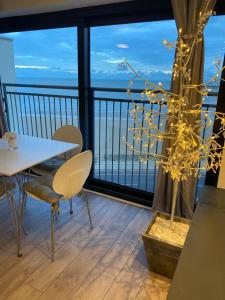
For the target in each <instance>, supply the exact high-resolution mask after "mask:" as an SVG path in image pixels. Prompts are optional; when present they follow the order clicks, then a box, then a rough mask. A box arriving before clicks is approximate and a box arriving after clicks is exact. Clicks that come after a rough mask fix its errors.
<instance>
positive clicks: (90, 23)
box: [0, 0, 225, 206]
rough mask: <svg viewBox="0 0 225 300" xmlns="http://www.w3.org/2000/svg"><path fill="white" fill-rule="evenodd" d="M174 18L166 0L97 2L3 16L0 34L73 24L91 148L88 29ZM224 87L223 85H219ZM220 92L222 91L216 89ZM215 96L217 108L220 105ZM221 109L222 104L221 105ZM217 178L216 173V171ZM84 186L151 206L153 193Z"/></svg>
mask: <svg viewBox="0 0 225 300" xmlns="http://www.w3.org/2000/svg"><path fill="white" fill-rule="evenodd" d="M215 11H216V14H217V15H224V14H225V3H224V1H223V0H218V1H217V4H216V7H215ZM171 19H174V15H173V9H172V5H171V1H170V0H158V1H149V0H139V1H137V0H135V1H127V2H119V3H115V4H107V5H99V6H93V7H85V8H78V9H70V10H64V11H57V12H50V13H41V14H34V15H25V16H16V17H6V18H1V19H0V33H9V32H20V31H31V30H41V29H53V28H65V27H77V37H78V39H77V44H78V85H79V98H80V99H82V101H80V121H81V122H80V127H81V131H82V134H83V136H84V149H88V148H90V149H92V147H93V136H91V135H90V132H91V128H92V127H93V119H94V118H93V101H89V99H91V97H92V95H91V83H90V28H91V27H95V26H104V25H116V24H129V23H138V22H147V21H148V22H151V21H160V20H161V21H162V20H171ZM220 89H224V85H222V84H221V85H220ZM219 94H220V95H221V94H223V95H224V90H223V91H222V92H221V90H220V92H219ZM219 99H221V96H220V97H218V104H217V105H218V108H221V103H220V100H219ZM223 110H225V107H224V108H223ZM217 177H218V174H217ZM217 177H216V176H215V175H214V174H207V180H206V183H207V184H210V185H216V184H217ZM86 187H87V188H89V189H92V190H95V191H98V192H101V193H105V194H109V195H111V196H114V197H118V198H122V199H125V200H129V201H132V202H136V203H138V204H142V205H147V206H151V204H152V200H153V196H154V194H153V193H148V192H144V191H140V190H135V189H133V188H132V189H131V188H129V187H126V186H120V185H119V186H118V185H117V184H114V183H110V182H105V181H102V180H98V179H95V178H93V177H92V176H90V177H89V179H88V181H87V183H86Z"/></svg>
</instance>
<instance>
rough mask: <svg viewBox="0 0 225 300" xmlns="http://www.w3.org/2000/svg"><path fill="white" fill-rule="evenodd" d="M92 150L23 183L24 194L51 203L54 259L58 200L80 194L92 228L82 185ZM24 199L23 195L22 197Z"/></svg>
mask: <svg viewBox="0 0 225 300" xmlns="http://www.w3.org/2000/svg"><path fill="white" fill-rule="evenodd" d="M91 165H92V152H91V151H90V150H87V151H85V152H82V153H80V154H78V155H76V156H73V157H72V158H70V159H69V160H67V161H66V162H65V163H64V164H63V165H62V166H61V167H60V168H59V169H58V170H57V172H56V173H55V175H53V174H48V175H45V176H41V177H39V178H37V179H35V180H33V181H31V182H26V183H24V184H23V188H24V191H25V195H30V196H31V197H33V198H35V199H38V200H42V201H45V202H48V203H49V204H50V205H51V232H52V247H51V249H52V250H51V257H52V261H54V254H55V242H54V241H55V239H54V217H55V214H56V213H58V211H59V201H60V200H69V199H71V198H72V197H74V196H76V195H80V194H81V195H82V196H83V198H84V200H85V204H86V207H87V211H88V216H89V222H90V227H91V229H92V228H93V225H92V219H91V214H90V209H89V203H88V198H87V195H86V193H85V191H84V190H83V185H84V183H85V181H86V179H87V177H88V175H89V173H90V169H91ZM24 201H25V197H24Z"/></svg>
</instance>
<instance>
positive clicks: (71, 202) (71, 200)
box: [69, 198, 73, 215]
mask: <svg viewBox="0 0 225 300" xmlns="http://www.w3.org/2000/svg"><path fill="white" fill-rule="evenodd" d="M69 202H70V214H71V215H72V214H73V199H72V198H70V199H69Z"/></svg>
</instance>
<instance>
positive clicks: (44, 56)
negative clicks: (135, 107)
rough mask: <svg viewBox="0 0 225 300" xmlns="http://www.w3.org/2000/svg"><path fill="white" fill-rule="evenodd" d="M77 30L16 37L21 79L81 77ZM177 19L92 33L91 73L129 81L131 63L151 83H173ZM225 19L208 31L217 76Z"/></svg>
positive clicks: (224, 48)
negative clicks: (167, 43)
mask: <svg viewBox="0 0 225 300" xmlns="http://www.w3.org/2000/svg"><path fill="white" fill-rule="evenodd" d="M76 34H77V31H76V28H62V29H51V30H38V31H28V32H14V33H8V34H4V36H7V37H10V38H13V47H14V58H15V67H16V74H17V76H18V77H24V76H25V77H50V78H56V77H59V78H77V36H76ZM176 38H177V29H176V25H175V21H174V20H170V21H157V22H145V23H136V24H125V25H124V24H123V25H113V26H100V27H94V28H92V29H91V72H92V78H93V79H110V80H112V79H115V80H118V79H126V78H127V76H128V74H127V73H128V72H127V70H126V69H125V68H124V65H123V63H122V61H123V59H124V58H125V59H126V60H127V61H128V62H129V63H130V64H131V65H132V66H133V67H134V68H135V70H136V71H138V72H140V73H142V74H144V75H145V76H146V77H147V78H148V79H150V80H153V79H154V80H162V81H163V80H165V81H166V80H170V77H171V69H172V64H173V58H174V51H173V50H168V49H166V48H165V47H164V45H163V40H164V39H167V40H169V41H171V42H174V41H176ZM224 53H225V16H215V17H211V19H210V20H209V22H208V25H207V27H206V29H205V75H206V78H207V77H210V75H211V74H213V73H214V67H213V64H212V61H213V60H214V59H215V58H218V57H219V58H220V59H221V60H223V56H224Z"/></svg>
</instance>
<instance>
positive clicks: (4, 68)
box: [0, 37, 16, 83]
mask: <svg viewBox="0 0 225 300" xmlns="http://www.w3.org/2000/svg"><path fill="white" fill-rule="evenodd" d="M0 76H1V81H2V82H7V83H15V82H16V71H15V63H14V52H13V40H12V39H9V38H5V37H0Z"/></svg>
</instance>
